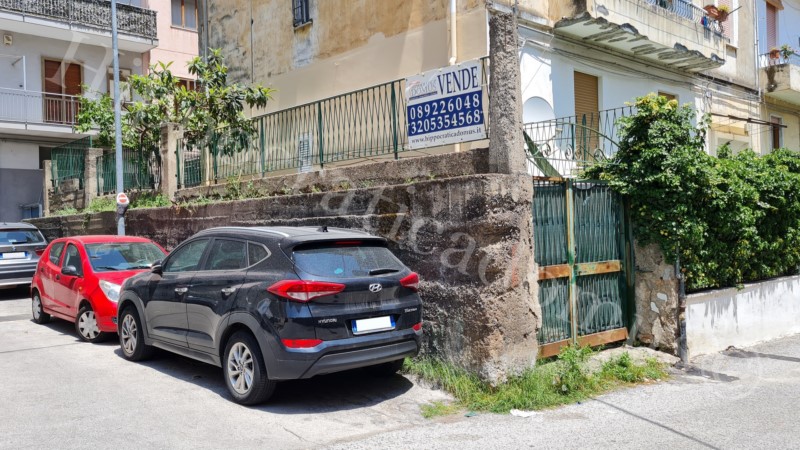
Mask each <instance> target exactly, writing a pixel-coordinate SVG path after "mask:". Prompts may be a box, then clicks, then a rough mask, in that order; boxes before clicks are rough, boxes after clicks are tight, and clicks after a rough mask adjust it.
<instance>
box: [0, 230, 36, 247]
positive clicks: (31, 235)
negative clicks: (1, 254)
mask: <svg viewBox="0 0 800 450" xmlns="http://www.w3.org/2000/svg"><path fill="white" fill-rule="evenodd" d="M41 242H44V237H43V236H42V233H40V232H39V230H31V229H30V228H10V229H9V228H6V229H3V230H0V245H9V244H11V245H16V244H38V243H41Z"/></svg>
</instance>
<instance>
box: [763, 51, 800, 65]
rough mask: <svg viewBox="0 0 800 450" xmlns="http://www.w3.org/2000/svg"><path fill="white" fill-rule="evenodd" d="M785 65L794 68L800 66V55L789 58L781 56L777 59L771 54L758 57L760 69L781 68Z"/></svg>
mask: <svg viewBox="0 0 800 450" xmlns="http://www.w3.org/2000/svg"><path fill="white" fill-rule="evenodd" d="M783 64H791V65H793V66H800V55H797V54H794V55H789V56H788V57H783V56H782V55H779V56H778V57H777V58H772V57H770V56H769V53H764V54H763V55H758V67H759V68H761V69H763V68H766V67H769V66H780V65H783Z"/></svg>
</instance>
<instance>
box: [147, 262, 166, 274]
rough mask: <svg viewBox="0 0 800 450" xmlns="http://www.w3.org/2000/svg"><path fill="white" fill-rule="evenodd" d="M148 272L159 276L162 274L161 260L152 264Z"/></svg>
mask: <svg viewBox="0 0 800 450" xmlns="http://www.w3.org/2000/svg"><path fill="white" fill-rule="evenodd" d="M150 272H152V273H155V274H158V275H161V274H162V273H164V269H163V268H162V267H161V260H160V259H159V260H158V261H156V262H154V263H153V265H152V266H150Z"/></svg>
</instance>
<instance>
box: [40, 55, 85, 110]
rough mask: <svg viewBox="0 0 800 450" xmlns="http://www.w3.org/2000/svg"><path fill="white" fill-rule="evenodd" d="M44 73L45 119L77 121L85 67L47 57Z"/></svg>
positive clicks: (44, 63)
mask: <svg viewBox="0 0 800 450" xmlns="http://www.w3.org/2000/svg"><path fill="white" fill-rule="evenodd" d="M43 65H44V67H43V69H44V70H43V73H44V80H43V84H44V92H45V95H44V121H45V122H48V123H63V124H73V123H75V115H76V114H77V113H78V106H79V105H80V101H79V100H78V96H79V95H81V91H82V89H81V85H82V84H83V68H82V67H81V65H80V64H77V63H71V62H65V61H60V60H51V59H45V60H44V62H43Z"/></svg>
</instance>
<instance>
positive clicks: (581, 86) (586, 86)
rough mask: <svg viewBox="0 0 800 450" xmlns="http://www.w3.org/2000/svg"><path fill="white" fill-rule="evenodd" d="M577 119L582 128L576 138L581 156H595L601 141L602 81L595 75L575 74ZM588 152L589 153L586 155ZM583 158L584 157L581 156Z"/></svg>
mask: <svg viewBox="0 0 800 450" xmlns="http://www.w3.org/2000/svg"><path fill="white" fill-rule="evenodd" d="M573 84H574V89H575V119H576V120H577V121H578V123H580V124H581V125H582V126H580V127H578V129H576V130H575V138H576V142H577V144H578V145H579V146H580V149H579V150H580V152H581V155H585V154H594V149H596V148H599V146H600V139H599V137H598V133H597V131H594V130H599V129H600V113H599V111H600V107H599V106H600V79H599V78H598V77H596V76H594V75H589V74H585V73H581V72H574V81H573ZM584 152H588V153H584ZM581 157H583V156H581Z"/></svg>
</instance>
